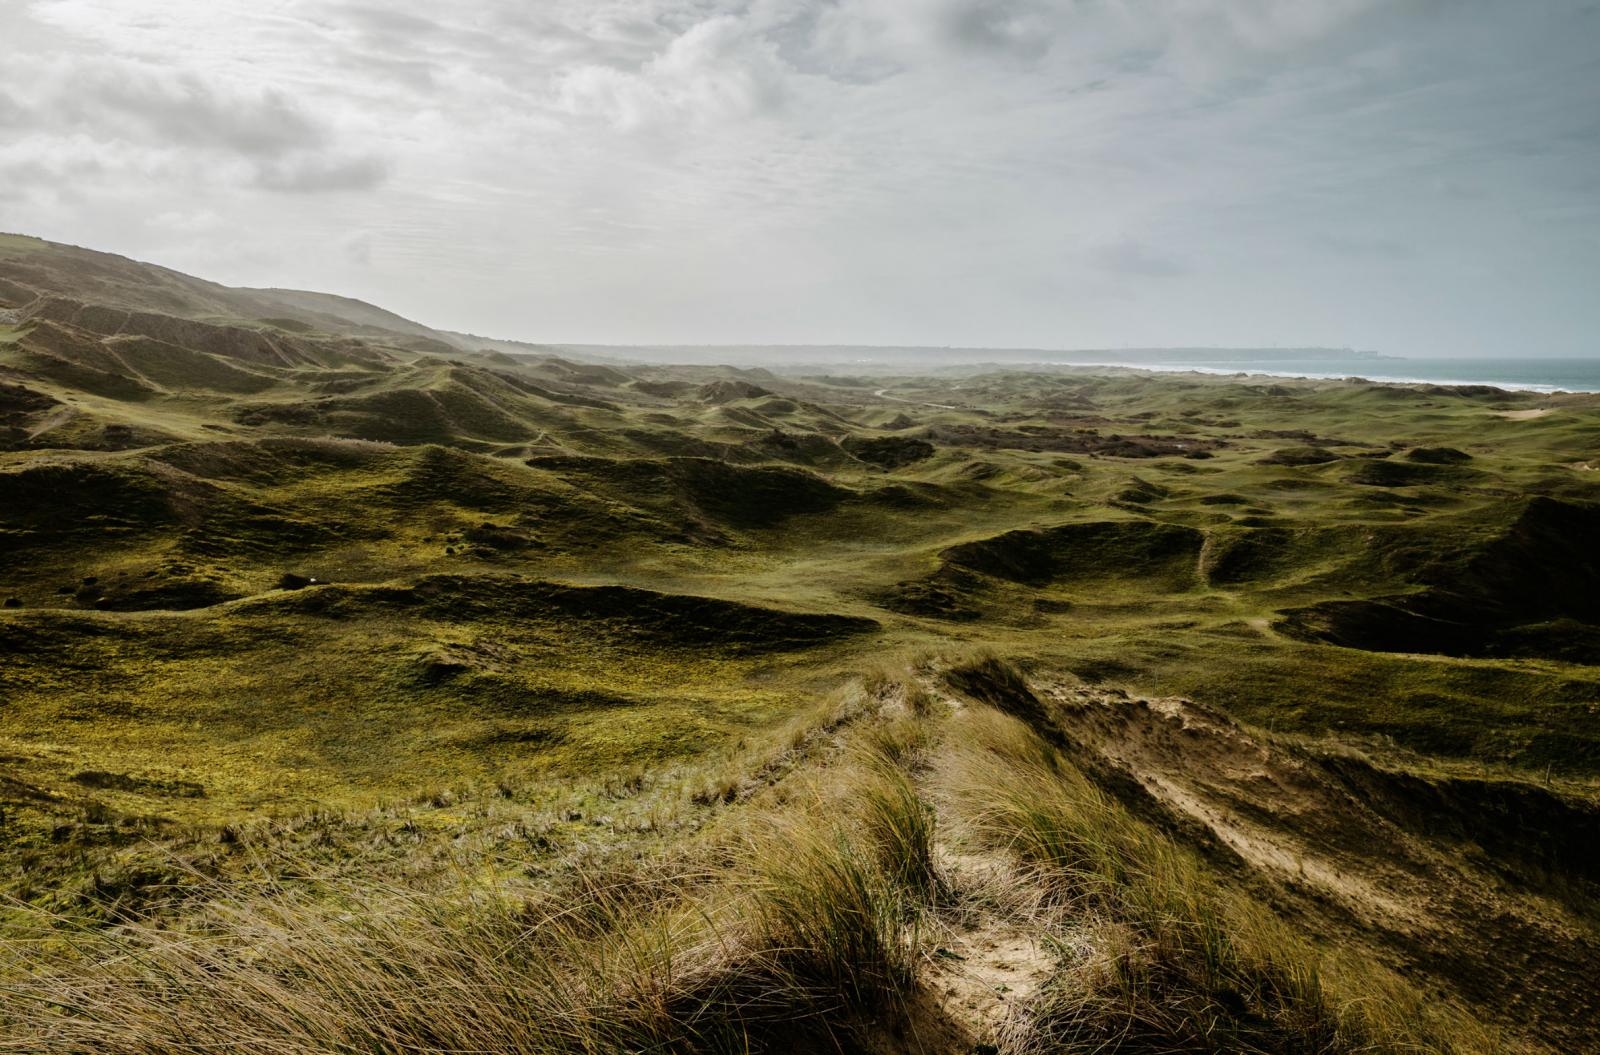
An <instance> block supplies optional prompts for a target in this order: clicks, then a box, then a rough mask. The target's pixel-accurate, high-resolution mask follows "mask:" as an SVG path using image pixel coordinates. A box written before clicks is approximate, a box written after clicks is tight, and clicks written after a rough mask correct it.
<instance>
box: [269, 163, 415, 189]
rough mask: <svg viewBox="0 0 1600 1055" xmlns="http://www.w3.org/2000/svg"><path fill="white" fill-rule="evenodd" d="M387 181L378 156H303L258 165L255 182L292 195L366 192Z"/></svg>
mask: <svg viewBox="0 0 1600 1055" xmlns="http://www.w3.org/2000/svg"><path fill="white" fill-rule="evenodd" d="M388 178H389V165H388V163H387V162H386V161H384V160H383V159H382V158H378V157H356V158H338V157H324V156H321V155H317V154H306V155H300V156H296V157H291V158H287V159H285V160H282V161H275V162H271V163H269V164H265V165H262V166H261V167H260V168H259V169H257V171H256V182H257V183H258V184H259V185H260V186H262V187H265V188H266V189H267V190H274V191H285V192H289V193H294V194H310V193H316V192H320V191H369V190H374V189H376V188H377V187H378V186H380V185H381V184H382V183H383V182H384V181H385V180H387V179H388Z"/></svg>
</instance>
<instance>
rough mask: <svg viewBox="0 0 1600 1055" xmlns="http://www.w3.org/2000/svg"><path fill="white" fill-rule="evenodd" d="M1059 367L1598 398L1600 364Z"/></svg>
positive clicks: (1177, 362) (1387, 360)
mask: <svg viewBox="0 0 1600 1055" xmlns="http://www.w3.org/2000/svg"><path fill="white" fill-rule="evenodd" d="M1052 365H1059V366H1125V367H1131V368H1134V369H1137V370H1160V371H1182V372H1196V373H1205V374H1238V373H1247V374H1264V375H1267V376H1269V377H1310V378H1326V379H1334V378H1342V377H1363V378H1366V379H1367V380H1368V381H1391V382H1396V383H1404V384H1434V385H1494V386H1495V387H1497V388H1507V389H1517V390H1521V391H1527V392H1600V358H1596V359H1539V358H1526V359H1523V358H1509V357H1508V358H1504V359H1490V358H1481V359H1446V358H1439V359H1420V358H1418V359H1405V358H1401V357H1399V356H1370V357H1366V356H1363V357H1354V356H1352V357H1329V358H1325V359H1315V358H1305V357H1295V358H1285V359H1276V360H1275V359H1271V358H1267V357H1260V358H1257V357H1255V356H1252V357H1250V358H1248V359H1227V358H1223V359H1207V358H1199V357H1197V358H1194V359H1187V358H1172V359H1167V358H1163V359H1162V360H1161V361H1159V362H1156V361H1152V360H1150V359H1145V358H1138V359H1135V358H1131V357H1130V358H1129V359H1127V360H1120V361H1119V360H1116V359H1114V358H1112V357H1106V358H1104V359H1098V358H1097V359H1096V360H1095V361H1093V362H1090V361H1087V360H1082V359H1058V360H1053V361H1052Z"/></svg>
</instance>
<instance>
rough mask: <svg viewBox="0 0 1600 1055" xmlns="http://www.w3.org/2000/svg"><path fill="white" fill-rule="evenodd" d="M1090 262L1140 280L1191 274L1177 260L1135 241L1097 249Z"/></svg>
mask: <svg viewBox="0 0 1600 1055" xmlns="http://www.w3.org/2000/svg"><path fill="white" fill-rule="evenodd" d="M1089 258H1090V260H1091V261H1092V262H1093V263H1094V265H1095V266H1097V267H1099V268H1101V269H1104V270H1106V271H1111V272H1115V273H1116V274H1119V275H1132V276H1134V277H1138V278H1175V277H1177V276H1179V275H1186V274H1188V273H1189V270H1190V269H1189V267H1188V266H1187V265H1186V264H1184V263H1183V262H1182V261H1180V260H1178V259H1176V258H1175V257H1171V256H1166V255H1164V254H1161V253H1158V252H1155V251H1154V250H1152V249H1151V248H1150V247H1149V246H1146V245H1144V244H1143V243H1141V242H1137V241H1134V240H1132V239H1124V240H1122V241H1117V242H1111V243H1109V244H1107V245H1102V246H1097V247H1095V248H1094V249H1093V250H1091V251H1090V253H1089Z"/></svg>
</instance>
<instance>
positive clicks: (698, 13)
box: [0, 0, 1600, 355]
mask: <svg viewBox="0 0 1600 1055" xmlns="http://www.w3.org/2000/svg"><path fill="white" fill-rule="evenodd" d="M0 38H3V39H6V40H7V41H8V42H9V44H10V47H9V48H8V60H7V62H6V63H5V64H4V65H3V66H0V228H4V229H10V230H21V231H27V232H29V233H36V234H40V235H43V236H45V237H50V238H56V239H60V240H66V241H73V242H78V243H81V244H86V245H91V246H94V247H97V248H106V249H111V250H115V251H118V252H123V253H127V254H130V255H134V256H138V257H142V258H146V259H154V260H157V261H159V262H161V263H164V264H168V265H170V266H174V267H178V268H182V269H185V270H191V271H194V272H197V273H200V274H202V275H205V276H207V277H214V278H218V279H220V280H223V281H229V282H235V283H240V284H252V285H298V286H304V287H310V288H318V289H326V290H330V291H334V292H340V293H346V294H350V295H355V296H361V297H364V298H366V299H370V300H374V301H377V302H379V303H382V304H384V305H385V306H388V307H391V308H394V309H396V310H399V311H402V312H405V313H408V314H411V315H413V316H415V317H418V318H421V319H423V320H424V321H428V322H431V323H434V324H437V325H445V326H452V327H456V328H461V329H467V330H472V331H474V332H485V333H494V334H499V335H504V336H512V337H521V338H526V339H531V340H552V341H560V340H593V341H616V342H624V341H641V342H651V341H657V342H711V343H717V342H768V341H783V342H807V343H895V344H909V343H926V344H940V345H942V344H988V345H1011V346H1016V345H1031V346H1043V347H1096V346H1098V347H1104V346H1116V345H1151V344H1183V345H1195V344H1235V345H1239V344H1244V345H1267V344H1275V343H1281V344H1307V343H1325V344H1332V345H1351V346H1357V347H1367V348H1377V349H1381V350H1385V351H1390V352H1394V353H1398V354H1440V355H1448V354H1502V355H1503V354H1550V355H1559V354H1586V353H1600V341H1597V339H1596V337H1595V334H1597V333H1600V306H1597V304H1596V301H1597V300H1600V298H1595V297H1593V295H1592V290H1591V287H1592V285H1593V281H1594V277H1595V276H1596V275H1597V274H1600V195H1597V194H1596V191H1597V189H1600V177H1597V176H1596V173H1600V118H1597V117H1596V115H1597V114H1600V49H1597V48H1596V47H1595V45H1594V43H1593V42H1594V41H1596V40H1600V11H1597V7H1596V5H1595V4H1593V3H1585V2H1576V0H1573V2H1567V0H1551V2H1549V3H1544V4H1539V5H1505V4H1497V3H1490V2H1488V0H1468V2H1467V3H1463V4H1457V5H1441V4H1437V3H1434V2H1431V0H1391V2H1385V3H1378V2H1376V0H1322V2H1319V3H1314V4H1313V3H1304V2H1299V0H1087V2H1077V3H1068V2H1066V0H1056V2H1048V0H648V2H647V0H545V2H542V3H539V4H526V3H522V2H512V0H476V2H472V3H466V4H459V5H439V4H424V3H420V2H412V0H401V2H397V3H386V4H383V5H381V6H380V5H377V4H361V3H348V2H338V0H265V2H263V0H255V2H251V3H245V2H242V0H206V2H200V0H160V2H157V0H31V2H18V3H16V4H11V5H7V6H6V7H5V8H4V9H0Z"/></svg>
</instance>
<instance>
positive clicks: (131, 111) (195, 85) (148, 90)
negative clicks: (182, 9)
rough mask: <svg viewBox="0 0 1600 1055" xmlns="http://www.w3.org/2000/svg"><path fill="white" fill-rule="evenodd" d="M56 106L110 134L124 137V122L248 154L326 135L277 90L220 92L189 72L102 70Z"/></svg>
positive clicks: (188, 142)
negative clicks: (174, 73) (164, 72)
mask: <svg viewBox="0 0 1600 1055" xmlns="http://www.w3.org/2000/svg"><path fill="white" fill-rule="evenodd" d="M61 105H62V108H63V109H64V110H65V112H66V114H67V117H68V120H70V121H72V122H74V123H76V124H80V125H88V126H92V127H97V128H99V129H101V130H104V131H109V132H112V133H113V134H115V133H117V132H121V133H122V134H126V133H127V132H128V131H130V130H131V129H130V126H132V127H135V128H137V129H139V131H140V132H142V133H143V135H144V136H146V137H148V138H150V139H154V140H157V141H159V142H162V143H172V144H181V145H185V146H196V147H212V148H219V149H224V150H229V151H233V152H236V153H239V154H244V155H247V156H252V157H276V156H279V155H282V154H285V153H287V152H289V151H292V150H298V149H305V148H308V147H315V146H318V145H320V144H321V143H322V142H323V141H324V140H325V138H326V130H325V129H324V128H322V127H321V126H320V125H319V124H318V123H317V122H316V121H315V120H314V119H313V118H312V117H311V116H310V115H309V114H307V113H306V112H305V111H304V110H303V109H302V108H301V107H300V106H298V105H297V104H295V103H294V102H293V101H291V100H290V99H289V98H288V97H286V96H285V95H283V94H282V93H281V92H278V91H274V90H271V89H266V90H262V91H259V92H254V93H246V92H235V93H228V92H225V91H223V90H221V89H219V88H217V87H215V86H213V85H209V84H206V83H205V82H203V81H202V80H201V79H200V78H199V77H198V76H195V75H193V74H180V75H178V76H169V75H164V74H159V73H155V72H152V71H146V70H140V69H137V68H133V67H125V68H122V69H115V68H113V69H108V70H103V71H101V72H99V73H97V74H92V75H91V77H90V80H89V83H88V84H82V85H77V86H75V90H74V92H73V95H72V96H71V97H69V98H67V99H65V100H63V101H62V104H61ZM108 126H109V127H108Z"/></svg>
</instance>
